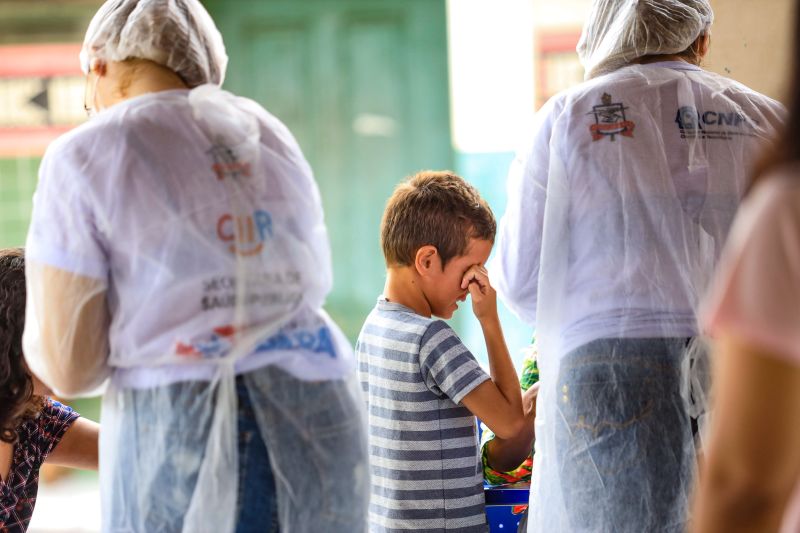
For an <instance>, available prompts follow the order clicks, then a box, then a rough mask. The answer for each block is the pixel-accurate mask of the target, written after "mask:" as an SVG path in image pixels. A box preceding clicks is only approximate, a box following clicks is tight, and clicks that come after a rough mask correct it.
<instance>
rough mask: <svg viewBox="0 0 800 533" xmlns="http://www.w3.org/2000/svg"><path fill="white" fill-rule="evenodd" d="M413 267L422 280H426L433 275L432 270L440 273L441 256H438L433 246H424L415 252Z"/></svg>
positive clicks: (437, 251)
mask: <svg viewBox="0 0 800 533" xmlns="http://www.w3.org/2000/svg"><path fill="white" fill-rule="evenodd" d="M414 267H415V268H416V270H417V274H419V275H420V276H422V277H424V278H428V277H430V276H431V274H434V273H435V272H434V269H438V270H437V272H442V270H444V269H443V268H442V256H440V255H439V250H437V249H436V247H435V246H433V245H430V244H426V245H425V246H422V247H420V248H419V250H417V255H416V257H415V258H414Z"/></svg>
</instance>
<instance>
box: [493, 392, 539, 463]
mask: <svg viewBox="0 0 800 533" xmlns="http://www.w3.org/2000/svg"><path fill="white" fill-rule="evenodd" d="M538 394H539V383H534V384H533V386H532V387H531V388H529V389H528V390H527V391H525V392H524V393H523V394H522V405H523V408H524V409H525V424H524V425H523V426H522V430H521V431H520V432H519V433H517V434H516V435H515V436H513V437H511V438H509V439H503V438H500V437H497V436H495V438H493V439H492V440H490V441H489V442H487V443H486V450H487V460H488V462H489V466H491V467H492V468H493V469H495V470H497V471H498V472H510V471H511V470H514V469H515V468H517V467H519V465H521V464H522V462H523V461H525V459H527V458H528V456H529V455H530V454H531V449H532V448H533V439H534V426H533V421H534V418H535V417H536V396H537V395H538Z"/></svg>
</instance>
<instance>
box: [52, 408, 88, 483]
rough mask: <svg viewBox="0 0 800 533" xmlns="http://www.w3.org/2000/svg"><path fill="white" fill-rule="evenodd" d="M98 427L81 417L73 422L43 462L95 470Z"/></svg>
mask: <svg viewBox="0 0 800 533" xmlns="http://www.w3.org/2000/svg"><path fill="white" fill-rule="evenodd" d="M99 436H100V425H99V424H97V423H96V422H92V421H91V420H87V419H85V418H83V417H80V418H78V419H77V420H75V422H73V424H72V426H71V427H70V428H69V429H68V430H67V431H66V433H64V436H63V437H62V438H61V441H60V442H59V443H58V444H57V445H56V447H55V448H53V451H52V452H50V455H48V456H47V459H46V460H45V462H46V463H48V464H54V465H58V466H68V467H70V468H83V469H85V470H97V458H98V453H97V443H98V438H99Z"/></svg>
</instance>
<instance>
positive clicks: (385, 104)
mask: <svg viewBox="0 0 800 533" xmlns="http://www.w3.org/2000/svg"><path fill="white" fill-rule="evenodd" d="M205 4H206V5H207V6H208V8H209V11H210V12H211V14H212V16H213V17H214V19H215V21H216V22H217V24H218V26H219V28H220V30H221V32H222V35H223V37H224V39H225V42H226V46H227V49H228V55H229V56H230V65H229V67H228V76H227V80H226V83H225V87H226V88H228V89H230V90H231V91H233V92H235V93H237V94H241V95H244V96H248V97H251V98H253V99H255V100H257V101H258V102H260V103H261V104H262V105H264V107H266V108H267V109H268V110H269V111H270V112H272V113H273V114H274V115H276V116H277V117H278V118H279V119H281V120H282V121H283V122H285V123H286V124H287V126H288V127H289V129H291V130H292V132H293V133H294V134H295V136H296V137H297V139H298V142H299V143H300V146H301V147H302V149H303V151H304V153H305V155H306V157H307V158H308V160H309V162H310V163H311V165H312V167H313V169H314V172H315V175H316V178H317V182H318V183H319V187H320V192H321V194H322V198H323V204H324V207H325V214H326V221H327V224H328V228H329V233H330V239H331V244H332V249H333V260H334V290H333V292H332V294H331V295H330V297H329V300H328V303H327V308H328V310H329V312H330V313H331V315H332V316H333V317H334V318H335V319H336V320H337V322H338V323H339V324H340V325H341V326H342V327H343V329H344V330H345V332H346V333H347V334H348V336H349V337H350V338H351V339H355V337H356V335H357V334H358V331H359V330H360V328H361V324H362V323H363V321H364V318H365V317H366V315H367V313H368V312H369V310H370V309H371V308H372V306H373V305H374V303H375V299H376V298H377V296H378V295H379V294H380V293H381V291H382V289H383V284H384V264H383V256H382V254H381V251H380V247H379V225H380V217H381V214H382V212H383V207H384V204H385V202H386V199H387V198H388V196H389V195H390V194H391V192H392V190H393V188H394V186H395V185H396V184H397V183H398V182H399V181H400V180H401V179H402V178H403V177H405V176H406V175H408V174H410V173H413V172H415V171H417V170H421V169H426V168H450V167H452V164H453V155H452V149H451V142H450V117H449V95H448V77H447V40H446V33H447V32H446V20H445V2H444V0H336V1H332V0H303V1H302V2H299V1H297V0H265V1H259V2H252V1H249V0H207V1H206V2H205Z"/></svg>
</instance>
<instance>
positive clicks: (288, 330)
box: [25, 0, 368, 533]
mask: <svg viewBox="0 0 800 533" xmlns="http://www.w3.org/2000/svg"><path fill="white" fill-rule="evenodd" d="M81 60H82V67H83V69H84V72H85V73H86V74H87V77H88V80H87V81H88V83H87V90H88V89H89V88H92V90H91V92H87V96H88V97H89V98H87V99H85V105H87V108H88V110H90V111H91V110H94V111H95V112H96V116H94V117H93V119H92V120H91V121H90V123H89V124H87V125H85V126H82V127H80V128H78V129H76V131H74V132H72V133H70V134H68V135H66V136H65V137H64V138H63V139H61V140H59V141H58V142H56V143H55V144H54V145H53V146H51V147H50V148H49V149H48V151H47V153H46V155H45V157H44V159H43V162H42V166H41V170H40V180H39V184H38V186H37V193H36V197H35V200H34V209H33V214H32V222H31V227H30V230H29V235H28V243H29V250H30V257H29V258H30V262H29V263H28V287H29V290H28V316H29V318H30V320H29V321H27V323H26V330H25V356H26V358H27V360H28V361H29V364H30V365H31V368H32V369H33V370H34V372H36V373H37V374H39V375H41V377H42V378H43V380H44V381H45V382H46V383H47V384H48V385H50V386H52V387H53V388H54V389H56V390H60V391H61V392H64V393H66V394H67V395H76V394H86V393H88V392H89V391H91V390H92V388H94V387H96V386H97V385H99V384H101V383H103V382H104V381H105V380H106V378H109V379H108V387H107V388H106V389H105V392H104V405H103V412H104V421H105V422H106V424H105V425H104V430H103V434H102V438H103V444H102V446H101V449H102V450H103V451H104V453H103V457H102V458H101V463H102V465H103V466H102V468H101V485H102V491H101V493H102V498H103V502H102V503H103V505H102V510H103V528H104V530H109V531H119V530H125V531H198V530H202V531H211V530H213V531H233V530H238V531H250V530H252V528H263V529H265V530H275V529H276V528H278V527H280V528H281V529H285V530H288V531H307V530H308V531H311V530H319V529H321V528H322V529H325V530H326V531H343V532H344V531H346V532H348V533H349V532H351V531H359V530H362V529H364V528H365V527H366V513H367V501H368V492H367V491H368V482H367V479H368V471H367V465H366V462H367V456H366V434H365V431H364V429H365V428H364V425H363V423H362V416H361V409H362V406H361V404H360V402H359V401H358V390H357V389H358V386H357V383H356V381H355V373H354V368H353V364H354V359H353V356H352V348H351V347H350V346H349V344H348V342H347V339H346V338H345V337H344V334H343V333H342V332H341V331H340V330H339V329H338V327H337V326H336V324H335V323H333V321H332V320H331V319H330V318H329V317H328V315H327V314H326V313H325V312H324V311H323V310H322V308H321V306H322V302H323V300H324V297H325V295H326V294H327V292H328V291H329V290H330V287H331V279H332V275H331V264H330V250H329V246H328V242H327V232H326V229H325V225H324V221H323V215H322V205H321V200H320V197H319V192H318V190H317V187H316V184H315V183H314V179H313V176H312V174H311V169H310V168H309V166H308V163H307V162H306V161H305V158H304V157H303V155H302V152H301V151H300V149H299V147H298V146H297V143H296V142H295V141H294V139H293V138H292V136H291V134H290V133H289V132H288V130H287V129H286V128H285V126H283V125H282V124H281V123H280V122H279V121H278V120H277V119H275V118H274V117H272V116H270V115H269V114H268V113H267V112H266V111H265V110H264V109H263V108H262V107H261V106H260V105H258V104H256V103H255V102H252V101H249V100H246V99H243V98H239V97H236V96H234V95H232V94H230V93H228V92H226V91H223V90H222V89H221V88H220V86H221V84H222V81H223V78H224V74H225V66H226V64H227V55H226V54H225V50H224V44H223V42H222V37H221V35H220V34H219V32H218V30H217V29H216V27H215V25H214V23H213V21H212V20H211V18H210V16H209V15H208V13H207V12H206V11H205V8H204V7H203V6H202V4H201V3H200V2H198V1H197V0H126V1H122V2H120V1H114V0H109V1H108V2H106V3H105V4H103V5H102V6H101V7H100V10H99V11H98V12H97V14H96V15H95V17H94V19H93V20H92V23H91V24H90V26H89V29H88V31H87V34H86V38H85V40H84V45H83V49H82V53H81ZM89 104H91V107H89ZM299 469H304V471H305V473H306V474H305V475H304V476H300V477H298V476H294V475H293V474H294V473H295V472H297V471H298V470H299ZM273 473H274V475H273ZM166 488H168V489H169V490H166ZM297 494H300V495H302V500H300V499H299V498H297V497H295V496H296V495H297ZM210 502H213V505H210Z"/></svg>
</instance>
